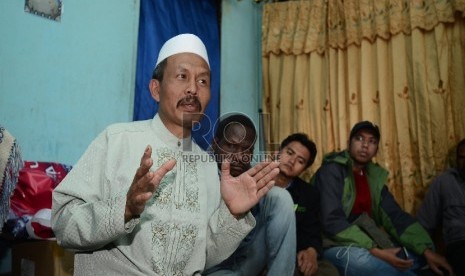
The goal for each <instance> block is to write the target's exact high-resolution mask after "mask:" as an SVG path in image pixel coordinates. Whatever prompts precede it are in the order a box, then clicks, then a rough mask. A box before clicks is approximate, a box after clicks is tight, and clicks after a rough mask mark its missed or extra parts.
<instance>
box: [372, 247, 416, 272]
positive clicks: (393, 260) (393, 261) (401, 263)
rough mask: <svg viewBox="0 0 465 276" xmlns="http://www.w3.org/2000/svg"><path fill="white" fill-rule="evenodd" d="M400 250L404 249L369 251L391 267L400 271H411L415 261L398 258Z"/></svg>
mask: <svg viewBox="0 0 465 276" xmlns="http://www.w3.org/2000/svg"><path fill="white" fill-rule="evenodd" d="M400 250H402V248H400V247H396V248H387V249H380V248H372V249H370V250H369V251H370V253H371V254H372V255H373V256H375V257H377V258H379V259H381V260H383V261H385V262H387V263H389V264H390V265H392V266H393V267H395V268H397V269H398V270H400V271H406V270H409V269H410V268H411V267H412V266H413V260H412V259H407V260H404V259H401V258H399V257H397V256H396V254H397V253H398V252H399V251H400Z"/></svg>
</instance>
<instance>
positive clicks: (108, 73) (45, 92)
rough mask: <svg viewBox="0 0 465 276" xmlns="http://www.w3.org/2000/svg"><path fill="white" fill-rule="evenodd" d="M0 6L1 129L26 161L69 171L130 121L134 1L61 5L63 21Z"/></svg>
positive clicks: (8, 2)
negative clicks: (114, 127)
mask: <svg viewBox="0 0 465 276" xmlns="http://www.w3.org/2000/svg"><path fill="white" fill-rule="evenodd" d="M24 4H25V1H24V0H2V1H0V37H1V43H0V125H3V126H4V127H5V128H6V129H8V130H9V132H10V133H11V134H12V135H13V136H15V137H16V138H17V140H18V142H19V144H20V146H21V148H22V152H23V157H24V159H25V160H38V161H54V162H62V163H66V164H70V165H73V164H75V163H76V162H77V160H78V158H79V157H80V156H81V155H82V153H83V152H84V150H85V149H86V148H87V146H88V144H89V143H90V142H91V141H92V139H93V138H94V137H95V136H96V135H97V134H98V133H99V132H101V131H102V130H103V128H104V127H105V126H107V125H108V124H110V123H113V122H122V121H131V120H132V109H133V98H134V96H133V94H134V78H135V62H136V45H137V30H138V22H139V0H132V1H129V0H99V1H95V0H79V1H77V0H74V1H73V0H63V14H62V17H61V21H60V22H56V21H52V20H48V19H45V18H42V17H40V16H37V15H33V14H30V13H26V12H24Z"/></svg>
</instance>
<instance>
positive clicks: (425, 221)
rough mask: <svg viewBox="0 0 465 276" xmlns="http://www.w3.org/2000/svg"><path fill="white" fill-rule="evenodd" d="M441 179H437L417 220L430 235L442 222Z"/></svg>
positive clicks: (427, 194) (419, 211)
mask: <svg viewBox="0 0 465 276" xmlns="http://www.w3.org/2000/svg"><path fill="white" fill-rule="evenodd" d="M440 185H441V182H440V179H439V178H436V179H435V180H434V181H433V183H432V184H431V186H430V188H429V190H428V192H427V193H426V196H425V198H424V200H423V203H422V204H421V206H420V209H419V210H418V213H417V219H418V221H419V222H420V224H421V225H422V226H423V227H425V229H426V230H428V232H429V233H430V234H432V233H433V232H434V230H435V229H436V227H437V226H438V225H439V224H441V222H442V214H441V210H442V207H441V205H442V204H441V189H440Z"/></svg>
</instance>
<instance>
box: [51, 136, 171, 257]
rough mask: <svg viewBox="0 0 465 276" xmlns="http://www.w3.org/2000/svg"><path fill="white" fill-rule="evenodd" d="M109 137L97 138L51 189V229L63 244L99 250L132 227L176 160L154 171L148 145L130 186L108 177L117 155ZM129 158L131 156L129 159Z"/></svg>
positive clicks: (112, 172)
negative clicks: (111, 152)
mask: <svg viewBox="0 0 465 276" xmlns="http://www.w3.org/2000/svg"><path fill="white" fill-rule="evenodd" d="M107 141H108V140H107V139H106V135H105V133H103V134H101V135H100V136H99V137H97V138H96V140H95V141H94V142H93V143H92V144H91V145H90V146H89V148H88V149H87V150H86V153H85V154H84V155H83V157H82V158H81V159H80V160H79V162H78V164H77V165H76V166H75V167H74V168H73V169H72V170H71V171H70V173H69V174H68V175H67V177H66V178H65V179H64V180H63V181H62V182H61V183H60V185H59V186H58V187H57V188H56V189H55V190H54V192H53V204H52V228H53V231H54V233H55V235H56V237H57V241H58V243H59V244H60V245H61V246H63V247H66V248H70V249H77V250H95V249H98V248H101V247H103V246H105V245H106V244H108V243H110V242H112V241H114V240H116V239H117V238H119V237H121V236H123V235H126V234H128V233H130V232H132V231H133V229H134V227H135V226H136V225H137V224H138V223H139V216H140V214H141V213H142V212H143V211H144V208H145V203H146V202H147V201H148V200H149V199H150V198H151V197H152V195H153V192H154V191H155V190H156V189H157V187H158V184H159V183H160V181H161V179H162V178H163V176H164V175H165V174H166V173H167V172H168V171H170V170H171V169H173V167H174V165H175V161H174V160H170V161H168V162H166V163H165V164H163V165H162V166H160V168H157V169H156V170H155V171H153V172H152V171H149V170H150V168H151V167H152V165H153V160H152V158H151V155H152V149H151V147H150V146H147V148H146V150H145V152H141V158H140V161H139V162H140V164H139V168H137V170H136V169H134V171H135V172H136V173H135V176H134V178H133V179H132V183H129V184H130V186H129V191H128V190H127V188H125V187H127V186H126V185H128V183H125V182H124V179H125V178H124V177H122V176H121V175H120V176H119V177H118V179H111V177H110V176H114V175H118V172H115V171H113V170H115V169H116V168H115V167H114V166H113V163H111V162H108V160H109V159H112V160H113V159H118V158H109V157H108V152H107V148H108V147H107ZM128 159H129V157H128ZM115 162H116V161H115ZM129 163H132V160H130V159H129ZM135 165H137V163H136V164H135ZM126 180H127V181H128V182H130V181H131V180H130V179H129V178H127V179H126ZM112 181H113V182H115V181H116V182H120V181H121V182H122V183H117V184H115V183H112ZM115 189H116V190H118V191H119V192H115Z"/></svg>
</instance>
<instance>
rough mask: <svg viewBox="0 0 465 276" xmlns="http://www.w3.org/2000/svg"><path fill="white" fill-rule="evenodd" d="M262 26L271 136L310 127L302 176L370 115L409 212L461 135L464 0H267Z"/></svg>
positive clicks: (273, 139)
mask: <svg viewBox="0 0 465 276" xmlns="http://www.w3.org/2000/svg"><path fill="white" fill-rule="evenodd" d="M262 31H263V33H262V55H263V56H262V60H263V80H264V91H263V93H264V95H263V96H264V97H263V108H264V112H266V113H268V114H269V124H268V125H267V127H268V129H267V133H269V136H268V137H266V139H267V143H268V145H271V146H273V145H276V144H277V143H279V142H280V141H281V140H282V139H284V138H285V137H286V136H287V135H289V134H290V133H293V132H298V131H299V132H305V133H307V134H309V135H310V136H311V137H312V139H313V140H314V141H315V142H316V144H317V147H318V152H319V153H318V156H317V158H316V161H315V164H314V165H313V166H312V167H311V168H310V170H309V171H308V172H307V173H306V175H304V177H305V178H308V177H309V176H310V175H311V174H312V173H313V172H314V171H315V170H316V169H317V168H318V167H319V165H320V164H321V160H322V157H323V155H324V154H326V153H328V152H331V151H334V150H342V149H344V148H346V146H347V141H348V135H349V131H350V128H351V127H352V126H353V124H355V123H356V122H357V121H360V120H371V121H374V122H375V123H377V124H378V125H379V126H380V129H381V141H380V148H379V152H378V155H377V157H376V161H377V162H378V163H380V164H381V165H382V166H384V167H385V168H386V169H388V170H389V172H390V177H389V182H388V183H387V185H388V187H389V188H390V190H391V192H392V193H393V194H394V196H395V197H396V199H397V201H398V202H399V204H400V205H401V206H403V207H404V209H405V210H406V211H408V212H410V213H415V211H416V208H417V207H418V206H419V204H420V203H421V200H422V198H423V195H424V192H425V191H426V190H427V187H428V185H429V184H430V182H431V180H432V179H433V178H434V177H435V176H436V175H437V174H439V173H440V172H442V171H443V170H444V169H445V167H446V166H448V165H449V164H448V161H449V157H448V155H449V153H450V152H451V149H452V148H453V146H454V145H455V144H456V143H457V142H458V141H459V140H460V139H461V138H464V137H465V116H464V114H463V108H464V106H465V0H456V1H452V0H435V1H433V0H422V1H407V0H344V1H342V0H313V1H289V2H279V3H270V4H265V5H264V9H263V25H262Z"/></svg>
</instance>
